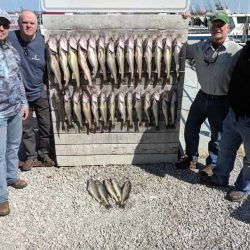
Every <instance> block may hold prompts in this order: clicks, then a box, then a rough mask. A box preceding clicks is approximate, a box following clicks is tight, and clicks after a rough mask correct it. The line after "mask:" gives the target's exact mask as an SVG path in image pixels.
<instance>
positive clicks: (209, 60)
mask: <svg viewBox="0 0 250 250" xmlns="http://www.w3.org/2000/svg"><path fill="white" fill-rule="evenodd" d="M208 49H209V48H208ZM208 49H207V50H206V51H205V53H204V62H205V63H207V65H208V66H209V64H213V63H215V62H216V61H217V59H218V56H219V51H218V49H217V50H216V56H215V57H209V56H208V55H207V51H208Z"/></svg>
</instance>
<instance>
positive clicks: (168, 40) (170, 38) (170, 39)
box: [165, 36, 173, 48]
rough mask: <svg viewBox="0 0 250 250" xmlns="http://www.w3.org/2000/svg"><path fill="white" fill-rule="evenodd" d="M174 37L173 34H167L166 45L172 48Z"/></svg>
mask: <svg viewBox="0 0 250 250" xmlns="http://www.w3.org/2000/svg"><path fill="white" fill-rule="evenodd" d="M172 43H173V38H172V37H171V36H167V38H166V42H165V46H166V47H167V48H172Z"/></svg>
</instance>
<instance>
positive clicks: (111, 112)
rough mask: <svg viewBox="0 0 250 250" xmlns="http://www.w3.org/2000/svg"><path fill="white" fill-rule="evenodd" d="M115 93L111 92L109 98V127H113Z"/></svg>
mask: <svg viewBox="0 0 250 250" xmlns="http://www.w3.org/2000/svg"><path fill="white" fill-rule="evenodd" d="M115 106H116V105H115V93H114V92H112V93H111V94H110V97H109V113H110V120H111V127H114V126H115Z"/></svg>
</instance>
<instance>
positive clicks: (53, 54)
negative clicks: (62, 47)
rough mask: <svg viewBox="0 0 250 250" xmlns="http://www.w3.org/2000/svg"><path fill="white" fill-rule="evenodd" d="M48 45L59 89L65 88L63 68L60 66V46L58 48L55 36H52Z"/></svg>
mask: <svg viewBox="0 0 250 250" xmlns="http://www.w3.org/2000/svg"><path fill="white" fill-rule="evenodd" d="M48 46H49V52H50V53H49V56H50V60H49V66H50V69H51V70H52V72H53V74H54V77H55V80H56V82H57V83H58V86H59V90H63V87H62V76H61V70H60V66H59V57H58V48H57V40H56V38H55V37H53V36H50V37H49V40H48Z"/></svg>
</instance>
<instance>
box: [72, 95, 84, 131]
mask: <svg viewBox="0 0 250 250" xmlns="http://www.w3.org/2000/svg"><path fill="white" fill-rule="evenodd" d="M80 95H81V90H76V91H75V92H74V95H73V110H74V113H75V115H76V118H77V120H78V122H79V125H80V129H82V128H83V123H82V112H81V102H80Z"/></svg>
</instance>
